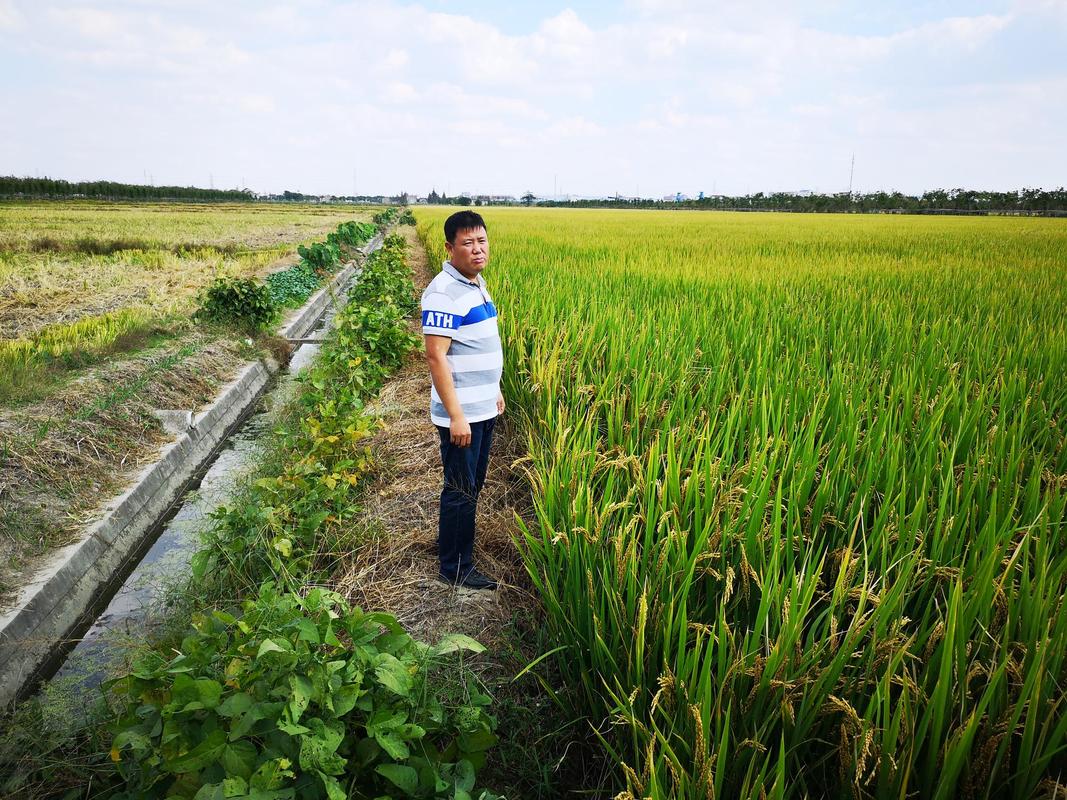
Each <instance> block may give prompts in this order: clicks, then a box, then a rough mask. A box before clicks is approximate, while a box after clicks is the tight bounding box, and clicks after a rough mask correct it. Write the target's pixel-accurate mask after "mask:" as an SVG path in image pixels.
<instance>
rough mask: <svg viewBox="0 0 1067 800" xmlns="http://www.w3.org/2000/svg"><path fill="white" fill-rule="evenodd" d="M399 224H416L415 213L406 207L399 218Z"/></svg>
mask: <svg viewBox="0 0 1067 800" xmlns="http://www.w3.org/2000/svg"><path fill="white" fill-rule="evenodd" d="M397 224H398V225H414V224H415V214H414V212H413V211H412V210H411V209H410V208H405V209H404V210H403V211H401V212H400V218H399V219H398V220H397Z"/></svg>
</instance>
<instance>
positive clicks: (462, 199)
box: [456, 194, 471, 206]
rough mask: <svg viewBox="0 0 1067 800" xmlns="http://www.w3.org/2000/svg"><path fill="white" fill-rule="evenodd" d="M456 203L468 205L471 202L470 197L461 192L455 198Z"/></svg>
mask: <svg viewBox="0 0 1067 800" xmlns="http://www.w3.org/2000/svg"><path fill="white" fill-rule="evenodd" d="M456 203H458V204H459V205H461V206H469V205H470V204H471V199H470V198H469V197H468V196H467V195H465V194H461V195H460V196H459V197H457V198H456Z"/></svg>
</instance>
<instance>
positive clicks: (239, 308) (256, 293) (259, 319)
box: [195, 277, 279, 329]
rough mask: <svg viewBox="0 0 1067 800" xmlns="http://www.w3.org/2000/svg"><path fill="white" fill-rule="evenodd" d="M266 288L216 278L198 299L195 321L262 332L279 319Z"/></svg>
mask: <svg viewBox="0 0 1067 800" xmlns="http://www.w3.org/2000/svg"><path fill="white" fill-rule="evenodd" d="M278 315H279V309H278V306H277V304H276V303H275V302H274V300H273V298H272V297H271V291H270V289H269V287H267V286H265V285H264V284H261V283H257V282H256V281H255V280H253V279H251V278H223V277H219V278H216V279H215V280H214V281H213V282H212V283H211V285H210V286H208V288H207V289H206V291H205V292H204V293H203V294H202V295H201V298H200V308H199V310H198V311H197V312H196V315H195V316H196V317H197V318H198V319H205V320H210V321H213V322H225V323H232V324H237V325H241V326H244V327H249V328H254V329H263V328H266V327H267V326H269V325H270V324H271V323H273V322H274V321H276V320H277V319H278Z"/></svg>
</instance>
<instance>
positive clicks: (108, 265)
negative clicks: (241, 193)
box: [0, 201, 370, 403]
mask: <svg viewBox="0 0 1067 800" xmlns="http://www.w3.org/2000/svg"><path fill="white" fill-rule="evenodd" d="M363 217H366V218H367V219H369V217H370V213H369V212H366V213H364V212H354V211H353V209H352V208H351V207H344V206H307V205H303V204H300V205H297V206H284V205H279V204H270V205H267V204H259V205H257V204H232V205H196V204H180V203H158V204H122V203H95V202H88V201H80V202H79V201H71V202H49V203H3V204H0V376H2V377H0V403H5V402H9V401H12V400H17V399H18V398H19V397H22V396H33V394H34V391H35V386H36V385H37V384H40V383H41V382H42V375H41V372H42V370H47V369H48V368H49V367H51V366H53V365H59V366H64V365H67V364H78V363H82V362H84V361H85V359H86V358H93V357H99V356H101V355H106V354H107V353H108V352H109V351H110V350H115V349H116V348H117V349H119V350H121V349H125V348H124V347H123V341H124V338H125V339H126V340H130V341H136V339H137V337H138V335H139V334H143V332H144V331H146V330H151V329H152V327H153V326H154V325H156V324H157V323H159V322H160V321H161V320H167V319H170V318H174V317H182V316H188V314H189V313H191V311H192V310H193V308H195V305H196V297H197V294H198V292H200V290H201V289H203V288H204V287H205V286H206V285H207V284H208V283H210V282H211V280H212V279H213V278H214V277H216V276H218V275H224V276H231V277H236V276H250V275H262V274H264V273H265V272H269V271H270V270H271V269H272V268H275V267H277V266H280V265H283V264H286V263H289V262H290V261H294V262H295V260H296V256H295V254H296V248H297V246H298V245H300V244H306V243H310V242H312V241H315V240H318V239H321V238H323V235H324V234H325V233H327V232H329V231H332V230H333V229H334V228H335V227H336V226H337V224H338V223H340V222H343V221H347V220H350V219H353V218H363Z"/></svg>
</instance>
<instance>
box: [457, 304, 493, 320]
mask: <svg viewBox="0 0 1067 800" xmlns="http://www.w3.org/2000/svg"><path fill="white" fill-rule="evenodd" d="M495 316H496V306H494V305H493V304H492V303H483V304H482V305H480V306H475V307H474V308H472V309H471V310H470V311H468V312H467V316H465V317H464V318H463V323H462V324H463V325H473V324H474V323H476V322H484V321H485V320H487V319H492V318H493V317H495Z"/></svg>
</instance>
